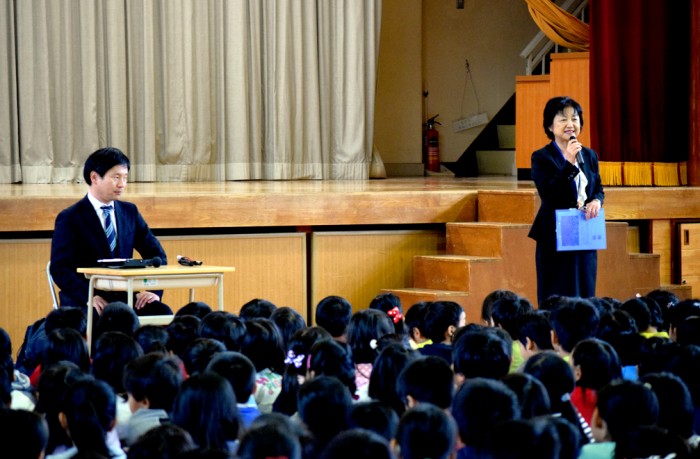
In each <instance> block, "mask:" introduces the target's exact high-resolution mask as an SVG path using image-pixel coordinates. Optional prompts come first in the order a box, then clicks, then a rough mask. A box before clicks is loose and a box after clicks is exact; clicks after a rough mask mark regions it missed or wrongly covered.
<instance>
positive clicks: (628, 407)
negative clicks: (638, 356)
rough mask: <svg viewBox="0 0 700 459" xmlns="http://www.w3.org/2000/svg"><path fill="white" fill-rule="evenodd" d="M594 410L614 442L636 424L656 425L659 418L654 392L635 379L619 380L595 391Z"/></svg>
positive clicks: (657, 402)
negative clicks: (596, 392)
mask: <svg viewBox="0 0 700 459" xmlns="http://www.w3.org/2000/svg"><path fill="white" fill-rule="evenodd" d="M596 410H597V413H598V415H599V416H600V418H601V419H602V420H603V421H605V424H606V426H607V431H608V434H609V436H610V438H611V439H612V440H613V441H614V440H615V439H616V438H617V437H618V436H621V435H624V434H625V432H628V431H630V430H632V429H634V428H636V427H640V426H652V425H655V424H656V423H657V422H658V419H659V401H658V399H657V398H656V395H655V394H654V392H653V391H652V390H651V389H650V388H649V387H647V386H646V385H645V384H642V383H641V382H637V381H625V380H618V381H615V382H613V383H610V384H608V385H607V386H605V387H603V388H602V389H601V390H600V391H598V401H597V402H596ZM594 416H595V415H594ZM596 440H600V439H599V438H597V439H596Z"/></svg>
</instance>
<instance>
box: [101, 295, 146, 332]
mask: <svg viewBox="0 0 700 459" xmlns="http://www.w3.org/2000/svg"><path fill="white" fill-rule="evenodd" d="M139 325H140V322H139V316H137V315H136V311H134V309H133V308H132V307H131V306H129V305H128V304H126V303H123V302H121V301H115V302H113V303H109V304H108V305H107V306H105V308H104V309H103V310H102V313H101V314H100V317H99V319H97V331H96V332H95V337H96V338H98V337H99V336H100V335H101V334H102V333H106V332H108V331H118V332H122V333H125V334H127V335H129V336H134V332H135V331H136V329H137V328H139Z"/></svg>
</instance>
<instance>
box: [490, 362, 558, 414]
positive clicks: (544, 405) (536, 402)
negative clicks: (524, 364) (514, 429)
mask: <svg viewBox="0 0 700 459" xmlns="http://www.w3.org/2000/svg"><path fill="white" fill-rule="evenodd" d="M501 382H502V383H503V384H505V385H506V386H508V388H509V389H510V390H512V391H513V392H514V393H515V395H516V396H517V397H518V404H519V405H520V416H521V417H522V418H523V419H532V418H535V417H537V416H544V415H547V414H549V413H551V411H552V406H551V403H550V401H549V394H548V393H547V388H546V387H544V384H542V382H540V380H539V379H537V378H535V377H534V376H532V375H531V374H528V373H508V374H507V375H505V376H504V377H503V378H501Z"/></svg>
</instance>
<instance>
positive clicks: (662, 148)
mask: <svg viewBox="0 0 700 459" xmlns="http://www.w3.org/2000/svg"><path fill="white" fill-rule="evenodd" d="M589 5H590V24H591V54H590V56H591V79H590V80H591V97H590V100H591V116H590V117H589V119H590V120H591V131H590V132H591V144H592V146H593V148H594V149H596V150H597V151H598V153H599V154H600V157H601V159H602V160H603V161H606V162H608V161H609V162H611V163H610V164H611V165H615V164H619V163H620V162H622V163H623V164H624V171H623V175H624V182H625V184H629V185H644V184H652V182H648V183H647V182H646V181H647V180H652V181H653V182H655V183H653V184H659V185H663V184H668V183H667V182H669V181H673V180H674V179H673V177H674V176H678V172H677V171H678V170H679V169H678V165H679V164H681V163H683V162H684V161H686V160H687V158H688V97H689V92H688V91H689V85H688V78H689V60H690V59H689V33H690V27H689V19H688V18H689V4H688V2H673V1H671V2H659V1H656V0H615V1H601V0H591V1H590V4H589ZM630 162H634V163H640V164H638V167H636V168H635V166H632V164H630ZM642 163H643V164H642ZM655 163H676V164H675V165H674V166H671V167H670V168H664V167H662V166H660V165H658V164H657V165H655ZM674 168H675V169H674ZM655 171H656V175H655V174H654V172H655ZM614 175H617V174H614ZM637 180H638V181H639V182H638V183H637V182H636V181H637ZM681 181H682V180H681Z"/></svg>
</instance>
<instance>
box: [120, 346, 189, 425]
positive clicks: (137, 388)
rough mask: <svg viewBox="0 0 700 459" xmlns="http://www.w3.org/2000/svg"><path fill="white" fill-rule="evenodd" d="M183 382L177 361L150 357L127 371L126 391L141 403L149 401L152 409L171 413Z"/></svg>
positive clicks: (159, 355) (131, 365)
mask: <svg viewBox="0 0 700 459" xmlns="http://www.w3.org/2000/svg"><path fill="white" fill-rule="evenodd" d="M182 381H183V376H182V371H181V370H180V367H179V365H178V364H177V362H176V361H175V359H173V358H171V357H167V356H166V355H163V354H160V353H155V352H154V353H150V354H146V355H143V356H141V357H138V358H136V359H134V360H132V361H131V362H129V363H128V364H127V365H126V367H125V369H124V388H125V389H126V391H127V392H128V393H129V394H131V396H132V397H133V398H134V399H135V400H136V401H138V402H142V401H144V400H146V399H147V400H148V401H149V408H152V409H162V410H165V411H170V409H171V408H172V405H173V400H175V396H176V395H177V393H178V391H179V390H180V386H181V384H182Z"/></svg>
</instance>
